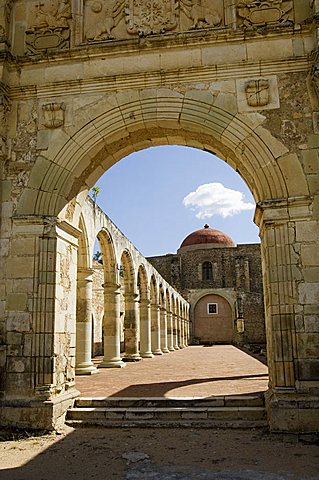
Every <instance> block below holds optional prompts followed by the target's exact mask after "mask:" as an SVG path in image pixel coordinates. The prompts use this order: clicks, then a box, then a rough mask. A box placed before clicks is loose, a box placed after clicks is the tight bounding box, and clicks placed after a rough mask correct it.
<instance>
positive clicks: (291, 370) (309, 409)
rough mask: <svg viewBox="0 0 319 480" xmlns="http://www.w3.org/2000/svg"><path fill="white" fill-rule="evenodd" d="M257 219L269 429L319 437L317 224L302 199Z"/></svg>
mask: <svg viewBox="0 0 319 480" xmlns="http://www.w3.org/2000/svg"><path fill="white" fill-rule="evenodd" d="M255 218H256V223H258V224H259V226H260V231H261V239H262V251H261V253H262V263H263V284H264V301H265V316H266V318H265V320H266V335H267V353H268V355H267V356H268V367H269V377H270V380H269V387H270V388H269V392H268V395H267V405H266V406H267V409H268V417H269V424H270V428H271V429H272V430H275V431H276V430H279V431H299V432H300V431H304V432H305V431H318V429H319V409H318V403H316V402H318V400H316V398H317V399H318V397H319V328H318V315H319V307H318V293H319V281H318V274H317V273H315V272H316V271H317V269H318V261H319V256H318V236H319V231H318V220H315V219H314V218H313V212H312V209H311V206H310V200H309V199H308V198H303V197H296V198H292V199H286V200H282V201H280V200H278V201H274V202H271V201H268V202H267V203H265V204H262V205H260V206H259V208H258V210H257V211H256V215H255ZM318 219H319V215H318Z"/></svg>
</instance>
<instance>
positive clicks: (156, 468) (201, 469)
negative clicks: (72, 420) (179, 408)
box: [0, 427, 319, 480]
mask: <svg viewBox="0 0 319 480" xmlns="http://www.w3.org/2000/svg"><path fill="white" fill-rule="evenodd" d="M29 435H30V434H29ZM0 440H2V441H1V442H0V479H1V480H53V479H54V480H57V479H63V480H73V479H79V480H82V479H83V480H84V479H85V480H91V479H99V480H111V479H112V480H113V479H114V480H117V479H118V480H144V479H147V480H188V479H196V480H210V479H216V480H217V479H218V480H230V479H231V480H297V479H298V480H310V479H311V480H314V479H319V444H318V442H317V443H316V439H314V438H313V437H312V438H310V439H307V438H303V439H301V438H299V439H298V437H297V436H295V435H282V434H270V433H268V432H265V431H263V430H260V429H255V430H248V431H247V430H223V429H194V428H193V429H185V428H181V429H176V428H171V429H168V428H166V429H147V428H145V429H140V428H136V429H128V428H125V429H105V428H102V427H99V428H78V429H73V428H71V427H66V428H65V430H64V431H63V432H61V433H60V434H56V433H52V434H48V435H44V436H38V437H33V436H28V435H27V434H25V435H19V434H18V433H14V434H13V433H10V434H9V433H8V432H7V433H6V432H3V431H2V434H1V432H0ZM309 440H310V443H309Z"/></svg>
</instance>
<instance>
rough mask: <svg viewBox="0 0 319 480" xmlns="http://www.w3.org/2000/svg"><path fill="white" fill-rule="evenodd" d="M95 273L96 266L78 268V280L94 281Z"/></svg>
mask: <svg viewBox="0 0 319 480" xmlns="http://www.w3.org/2000/svg"><path fill="white" fill-rule="evenodd" d="M93 273H94V268H78V272H77V277H78V281H80V282H81V281H87V282H93V278H92V276H93Z"/></svg>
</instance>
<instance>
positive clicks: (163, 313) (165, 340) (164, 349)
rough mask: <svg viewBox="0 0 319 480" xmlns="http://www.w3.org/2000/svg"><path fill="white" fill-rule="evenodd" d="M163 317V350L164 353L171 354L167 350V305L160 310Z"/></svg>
mask: <svg viewBox="0 0 319 480" xmlns="http://www.w3.org/2000/svg"><path fill="white" fill-rule="evenodd" d="M160 315H161V350H162V352H163V353H169V350H168V348H167V312H166V308H165V305H163V306H162V307H161V308H160Z"/></svg>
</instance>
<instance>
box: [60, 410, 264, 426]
mask: <svg viewBox="0 0 319 480" xmlns="http://www.w3.org/2000/svg"><path fill="white" fill-rule="evenodd" d="M66 421H67V423H68V424H69V425H73V426H75V425H81V424H82V425H103V426H108V427H128V426H129V427H165V426H181V427H182V426H193V427H196V426H198V427H212V426H215V427H231V428H236V427H237V428H253V427H262V426H266V424H267V422H266V413H265V408H264V407H259V406H258V407H181V406H179V407H177V406H175V407H166V408H165V407H158V406H156V407H122V408H119V407H117V408H115V407H112V408H106V407H101V406H100V407H74V408H71V409H69V410H68V412H67V418H66Z"/></svg>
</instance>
